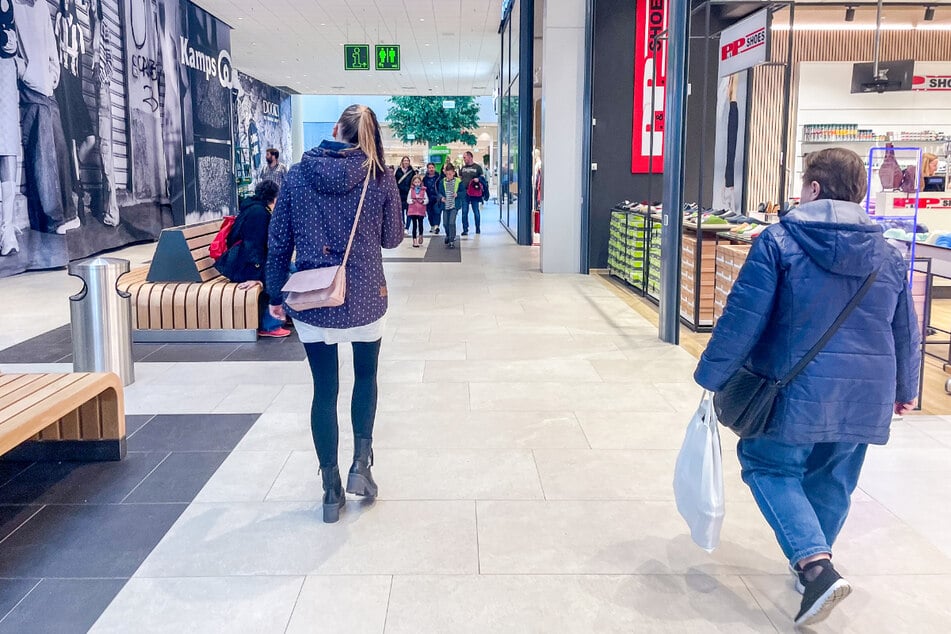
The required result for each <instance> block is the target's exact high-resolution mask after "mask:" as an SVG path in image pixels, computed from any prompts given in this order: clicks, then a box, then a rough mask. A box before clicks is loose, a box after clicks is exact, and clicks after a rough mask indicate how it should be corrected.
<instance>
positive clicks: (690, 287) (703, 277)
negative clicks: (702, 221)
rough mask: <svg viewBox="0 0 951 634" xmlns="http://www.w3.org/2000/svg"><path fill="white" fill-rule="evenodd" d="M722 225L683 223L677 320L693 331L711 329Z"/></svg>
mask: <svg viewBox="0 0 951 634" xmlns="http://www.w3.org/2000/svg"><path fill="white" fill-rule="evenodd" d="M722 231H723V225H722V224H718V225H698V224H696V223H692V222H685V223H684V234H683V240H682V246H681V256H680V257H681V261H680V317H681V319H682V321H683V322H684V324H685V325H686V326H687V327H688V328H690V329H691V330H693V331H694V332H697V331H701V330H709V329H710V328H712V327H713V304H714V300H715V295H716V262H717V259H716V257H717V256H716V245H717V233H720V232H722Z"/></svg>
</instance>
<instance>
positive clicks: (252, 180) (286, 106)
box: [234, 71, 291, 197]
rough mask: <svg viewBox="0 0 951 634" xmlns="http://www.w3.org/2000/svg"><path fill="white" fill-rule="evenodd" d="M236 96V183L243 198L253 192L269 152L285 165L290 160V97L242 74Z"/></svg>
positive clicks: (235, 86) (236, 85) (236, 86)
mask: <svg viewBox="0 0 951 634" xmlns="http://www.w3.org/2000/svg"><path fill="white" fill-rule="evenodd" d="M234 96H235V108H234V113H235V122H234V127H235V133H234V138H235V180H236V182H237V184H238V196H239V197H243V196H247V195H250V194H252V193H253V192H254V186H255V185H256V184H257V180H258V176H259V174H260V172H261V168H263V167H264V163H265V158H264V153H265V152H266V151H267V150H268V148H274V149H276V150H277V151H278V152H280V157H279V160H280V161H281V162H282V163H287V162H288V161H289V160H290V157H291V151H290V150H291V117H290V112H291V96H290V95H289V94H287V93H286V92H284V91H283V90H280V89H278V88H275V87H273V86H269V85H268V84H265V83H264V82H261V81H258V80H257V79H255V78H254V77H251V76H250V75H245V74H244V73H242V72H240V71H239V72H238V78H237V81H236V82H235V85H234Z"/></svg>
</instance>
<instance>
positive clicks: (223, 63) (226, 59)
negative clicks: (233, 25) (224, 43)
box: [179, 35, 234, 88]
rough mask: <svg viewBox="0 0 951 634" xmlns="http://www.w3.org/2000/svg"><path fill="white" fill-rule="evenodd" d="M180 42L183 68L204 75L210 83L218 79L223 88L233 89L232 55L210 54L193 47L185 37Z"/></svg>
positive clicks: (222, 52)
mask: <svg viewBox="0 0 951 634" xmlns="http://www.w3.org/2000/svg"><path fill="white" fill-rule="evenodd" d="M179 40H180V41H179V45H180V47H181V52H182V56H181V63H182V66H185V67H187V68H191V69H192V70H197V71H198V72H200V73H204V74H205V79H206V80H208V81H210V80H211V79H212V78H213V77H216V78H218V82H219V83H220V84H221V86H222V87H223V88H231V86H232V84H233V83H234V77H233V76H232V75H233V69H232V66H231V53H229V52H228V51H226V50H220V51H218V53H217V54H216V55H215V54H208V53H205V52H202V51H200V50H198V49H196V48H195V47H193V46H192V45H191V44H190V43H189V41H188V38H187V37H185V36H183V35H182V36H179Z"/></svg>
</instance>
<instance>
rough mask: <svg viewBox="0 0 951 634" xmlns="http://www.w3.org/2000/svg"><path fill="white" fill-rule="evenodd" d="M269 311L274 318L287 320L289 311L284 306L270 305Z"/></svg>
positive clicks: (282, 320)
mask: <svg viewBox="0 0 951 634" xmlns="http://www.w3.org/2000/svg"><path fill="white" fill-rule="evenodd" d="M268 312H269V313H271V317H273V318H274V319H279V320H280V321H281V322H285V321H287V313H286V312H285V311H284V307H283V306H268Z"/></svg>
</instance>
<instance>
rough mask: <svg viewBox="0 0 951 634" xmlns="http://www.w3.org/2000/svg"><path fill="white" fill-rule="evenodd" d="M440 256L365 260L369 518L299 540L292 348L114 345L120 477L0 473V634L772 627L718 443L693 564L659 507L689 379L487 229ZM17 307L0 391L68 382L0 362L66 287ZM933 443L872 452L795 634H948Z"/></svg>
mask: <svg viewBox="0 0 951 634" xmlns="http://www.w3.org/2000/svg"><path fill="white" fill-rule="evenodd" d="M492 213H496V212H494V211H488V212H487V215H488V216H489V217H491V214H492ZM149 249H151V247H135V248H134V249H131V250H129V251H128V252H127V255H128V256H129V257H130V258H133V259H148V258H149ZM443 253H444V251H443V248H442V244H441V241H438V243H437V244H434V245H432V246H431V247H430V248H429V254H427V255H424V254H421V253H419V250H416V253H413V250H412V248H411V247H408V245H407V244H406V243H405V242H404V245H403V246H402V247H401V248H400V249H399V250H397V251H395V252H386V254H385V255H386V257H387V259H388V260H389V261H388V262H387V264H386V269H387V275H388V279H389V285H390V293H391V297H390V299H391V310H390V316H389V321H388V323H387V330H386V336H385V338H384V345H383V352H382V371H381V382H382V386H381V397H380V403H379V409H380V415H379V419H378V421H377V432H376V438H375V449H376V466H375V472H376V479H377V481H378V483H379V484H380V491H381V493H380V497H379V500H378V501H377V502H376V503H375V504H372V505H361V504H360V503H359V502H357V501H354V500H353V498H352V496H351V498H350V500H349V501H348V503H347V507H346V509H345V511H344V512H343V513H342V516H341V520H340V522H339V523H337V524H324V523H323V522H322V521H321V516H320V497H321V486H320V478H319V476H318V474H317V462H316V458H315V455H314V449H313V445H312V441H311V437H310V431H309V425H308V408H309V404H310V398H311V386H310V384H309V380H310V378H309V373H308V369H307V366H306V362H305V361H304V355H303V349H302V348H301V346H300V345H299V344H298V343H296V342H295V341H288V340H278V341H259V342H258V343H257V344H245V345H238V346H235V345H233V344H227V345H224V344H221V345H215V344H205V345H192V346H178V345H168V346H152V347H145V346H143V345H137V346H136V356H137V358H138V359H140V360H139V361H138V363H136V368H135V371H136V376H137V380H136V382H135V384H134V385H132V386H131V387H129V388H128V389H127V391H126V408H127V412H128V414H129V415H130V416H129V441H128V448H129V454H128V457H127V459H126V460H125V461H123V462H121V463H93V464H86V465H82V466H76V465H72V466H70V465H66V464H59V465H57V464H56V463H53V464H35V465H32V466H31V465H26V464H11V463H0V578H2V579H0V595H2V596H3V601H2V602H0V632H3V633H7V632H9V633H17V634H23V633H26V632H72V631H85V630H86V628H88V627H92V631H93V632H136V633H143V632H182V631H188V632H193V633H199V632H229V633H235V632H249V633H255V634H263V633H270V632H334V633H336V632H339V633H348V634H349V633H352V634H356V633H363V632H367V633H381V632H386V633H387V634H392V633H396V632H400V633H402V632H406V633H427V632H434V633H435V632H473V633H485V632H513V633H515V632H518V633H524V632H577V633H590V632H599V633H600V632H654V631H658V632H659V631H664V632H673V631H676V632H710V631H722V632H730V633H736V632H771V631H789V628H790V627H791V626H790V623H791V615H792V614H794V613H795V611H796V609H797V608H798V595H796V594H795V592H794V591H793V590H792V583H791V581H792V578H791V577H790V575H789V573H788V572H787V570H786V564H785V562H784V560H783V558H782V555H781V553H780V551H779V549H778V547H777V546H776V544H775V542H774V539H773V536H772V535H771V533H770V531H769V529H768V527H767V526H766V524H765V522H764V521H763V519H762V518H761V516H760V514H759V512H758V511H757V509H756V508H755V506H754V504H753V502H752V499H751V497H750V494H749V492H748V490H747V489H746V487H745V486H744V485H743V484H742V483H741V482H740V478H739V473H738V466H737V464H736V458H735V454H734V453H733V451H732V448H731V447H730V446H731V444H732V440H733V439H732V438H731V437H730V436H729V435H724V436H723V439H724V448H725V450H724V462H725V470H726V474H725V477H726V496H727V514H726V524H725V527H724V531H723V542H722V544H721V546H720V548H719V549H717V551H716V552H715V553H714V554H712V555H707V554H706V553H705V552H703V551H702V550H700V549H699V548H697V547H696V546H695V545H694V544H693V543H692V542H691V540H690V538H689V536H688V535H687V533H686V530H685V526H684V524H683V521H682V520H681V519H680V517H679V516H678V515H677V511H676V509H675V507H674V503H673V492H672V488H671V480H672V474H673V465H674V460H675V457H676V453H677V450H678V448H679V445H680V442H681V440H682V437H683V430H684V428H685V426H686V423H687V421H688V419H689V417H690V415H691V413H692V411H693V409H694V408H695V407H696V405H697V402H698V400H699V397H700V392H699V390H698V388H697V387H696V386H695V385H694V384H693V381H692V377H691V374H692V371H693V368H694V365H695V360H694V359H693V358H692V357H691V356H690V355H689V354H687V353H686V352H685V351H684V350H683V349H681V348H678V347H673V346H668V345H664V344H661V343H659V342H658V341H657V337H656V330H655V328H654V327H653V326H652V325H650V324H649V323H647V321H645V320H644V319H643V318H642V317H640V316H639V315H638V314H637V313H636V312H635V311H634V310H633V309H632V308H631V307H630V306H629V305H628V304H627V303H626V302H625V301H624V300H622V299H620V297H619V296H618V295H616V294H615V291H614V290H613V289H612V288H611V287H609V286H607V285H606V284H605V283H603V282H602V281H601V280H600V279H599V278H597V277H589V276H553V275H544V276H543V275H541V274H540V273H538V272H537V268H538V263H537V257H538V252H537V250H533V249H524V248H519V247H518V246H516V245H515V244H513V242H512V240H511V239H510V237H509V236H508V235H507V234H506V233H505V231H504V230H503V229H502V228H501V227H500V226H499V225H498V224H496V223H493V222H486V225H485V227H484V234H483V235H482V236H479V237H477V238H475V239H471V238H470V239H469V240H467V241H465V242H463V243H462V249H460V250H458V251H457V252H456V253H457V254H461V262H444V261H438V260H439V259H440V258H438V257H435V256H437V255H439V256H441V255H442V254H443ZM41 286H42V287H43V288H45V289H46V291H45V293H46V295H39V291H37V293H38V296H41V297H43V298H44V301H45V302H48V305H49V311H47V312H48V314H46V315H43V314H40V315H36V316H35V319H33V318H32V317H24V315H23V314H17V313H15V314H14V315H13V316H12V317H10V316H8V313H7V312H4V313H3V315H2V316H0V326H2V328H3V329H4V330H5V331H13V332H18V333H21V334H20V335H18V336H17V338H16V341H10V340H5V341H4V345H5V347H7V346H12V347H7V349H6V350H3V351H0V360H2V363H0V371H2V372H15V371H20V372H22V371H24V370H42V371H51V370H54V369H59V370H60V371H69V370H70V369H71V365H70V364H69V363H52V364H44V365H27V364H24V363H17V362H14V361H16V357H17V355H18V354H21V355H24V356H26V355H28V354H32V353H31V351H34V352H35V351H37V350H39V348H38V347H37V346H38V343H37V342H38V341H43V339H39V340H36V339H34V340H33V342H30V341H26V342H24V340H26V339H28V338H29V337H30V336H31V335H30V333H29V332H27V331H26V330H24V329H23V328H22V326H23V323H22V322H23V321H24V320H27V321H33V322H35V323H36V324H39V325H38V326H37V327H38V328H41V329H42V330H49V329H51V328H53V327H56V326H62V325H63V324H64V323H66V321H67V319H66V311H65V304H66V300H65V294H66V293H68V292H72V291H73V288H72V287H71V286H70V285H69V282H68V281H67V280H66V274H65V273H64V272H62V271H57V272H48V273H32V274H27V275H24V276H19V277H17V278H15V279H13V280H5V281H4V283H3V284H0V303H2V304H3V305H5V306H10V305H22V301H21V300H22V298H23V297H24V296H27V297H29V296H30V293H31V292H32V291H31V289H39V288H40V287H41ZM57 289H58V290H57ZM16 322H21V323H20V329H19V330H17V326H18V324H17V323H16ZM44 336H45V337H46V339H45V341H46V342H47V343H48V344H49V345H46V347H45V348H44V349H46V350H53V351H54V353H53V354H54V356H55V354H56V353H55V351H56V349H57V347H56V345H55V344H53V343H52V342H54V341H55V340H56V339H55V337H54V336H53V335H44ZM51 337H52V338H51ZM60 340H61V339H60ZM15 343H16V344H19V345H12V344H15ZM248 346H250V347H248ZM67 348H68V346H67ZM60 350H62V346H60ZM342 356H343V357H344V358H342V359H341V364H342V366H343V367H345V368H349V357H348V355H342ZM20 360H22V359H20ZM347 371H349V370H345V371H344V374H343V375H342V376H344V377H345V376H346V372H347ZM343 381H344V383H345V384H346V382H347V381H348V379H346V378H343ZM346 390H347V386H346V385H344V386H343V391H344V392H346ZM343 402H345V401H343V400H342V403H343ZM340 419H341V428H342V439H341V451H340V456H341V464H344V463H348V462H349V456H350V451H351V447H352V440H351V436H350V433H349V430H348V429H347V427H348V425H349V423H348V419H349V412H348V410H347V409H346V407H345V406H344V405H341V408H340ZM947 429H948V421H946V420H940V419H936V418H926V417H910V418H909V419H908V420H907V421H906V422H898V423H896V424H895V425H894V427H893V437H892V438H893V439H892V443H891V444H890V445H889V446H888V447H875V448H873V449H872V450H871V452H870V457H869V460H868V468H867V469H866V470H865V472H864V473H863V480H862V482H861V491H859V492H857V494H856V496H855V498H854V508H853V511H852V514H851V516H850V518H849V522H848V524H847V526H846V528H845V531H844V533H843V535H842V537H841V540H840V544H839V545H838V546H839V547H838V548H837V552H836V562H837V565H839V566H841V569H842V570H843V572H844V573H846V574H848V575H849V579H850V580H851V581H852V583H853V584H854V586H855V588H856V591H855V594H854V595H853V596H852V597H851V598H850V599H849V600H848V601H846V602H844V603H843V604H842V606H841V608H840V609H839V610H837V611H836V613H835V614H833V616H832V617H831V618H830V620H829V621H828V622H826V623H823V624H822V625H821V626H820V627H819V628H817V629H816V631H823V632H846V631H848V632H918V633H924V632H943V631H946V629H947V624H948V623H949V622H951V611H949V608H948V607H947V601H946V597H947V595H948V593H949V591H951V547H949V545H948V543H947V540H946V539H944V537H943V536H944V535H946V532H945V531H946V526H947V525H948V523H949V522H951V510H949V507H948V506H947V504H945V501H946V500H947V499H948V496H949V494H951V487H949V485H948V482H947V475H948V473H949V469H951V467H949V465H951V433H949V432H948V431H947Z"/></svg>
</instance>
